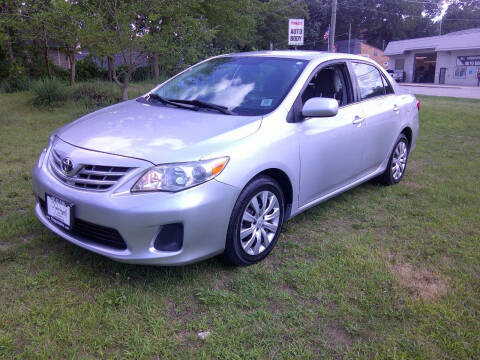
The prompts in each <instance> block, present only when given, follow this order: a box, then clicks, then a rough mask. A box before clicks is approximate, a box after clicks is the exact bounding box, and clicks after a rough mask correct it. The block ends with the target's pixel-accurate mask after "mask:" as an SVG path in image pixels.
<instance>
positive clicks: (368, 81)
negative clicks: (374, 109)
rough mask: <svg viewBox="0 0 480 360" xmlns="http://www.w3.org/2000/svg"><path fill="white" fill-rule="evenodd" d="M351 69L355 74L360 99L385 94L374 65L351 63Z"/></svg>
mask: <svg viewBox="0 0 480 360" xmlns="http://www.w3.org/2000/svg"><path fill="white" fill-rule="evenodd" d="M353 70H354V72H355V75H356V76H357V80H358V87H359V88H360V97H361V98H362V100H364V99H368V98H372V97H375V96H382V95H385V86H384V84H383V81H382V76H381V75H380V72H379V71H378V69H377V68H376V67H375V66H372V65H368V64H364V63H353Z"/></svg>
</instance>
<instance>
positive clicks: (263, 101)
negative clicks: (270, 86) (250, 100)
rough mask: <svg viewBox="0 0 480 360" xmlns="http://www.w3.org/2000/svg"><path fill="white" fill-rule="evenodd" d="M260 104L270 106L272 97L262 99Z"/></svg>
mask: <svg viewBox="0 0 480 360" xmlns="http://www.w3.org/2000/svg"><path fill="white" fill-rule="evenodd" d="M260 106H272V99H262V102H261V103H260Z"/></svg>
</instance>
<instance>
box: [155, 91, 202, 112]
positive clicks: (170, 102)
mask: <svg viewBox="0 0 480 360" xmlns="http://www.w3.org/2000/svg"><path fill="white" fill-rule="evenodd" d="M148 98H149V99H154V100H157V101H160V102H161V103H162V104H164V105H167V104H168V105H172V106H176V107H179V108H182V109H188V110H197V107H191V106H185V105H182V104H181V103H179V102H173V101H171V100H169V99H165V98H164V97H161V96H160V95H157V94H155V93H150V94H148Z"/></svg>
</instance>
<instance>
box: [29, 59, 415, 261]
mask: <svg viewBox="0 0 480 360" xmlns="http://www.w3.org/2000/svg"><path fill="white" fill-rule="evenodd" d="M419 108H420V107H419V102H418V101H417V100H416V99H415V97H414V96H413V95H410V94H403V93H400V92H399V91H398V87H397V85H396V83H395V82H394V81H393V80H392V78H391V77H390V75H389V74H388V73H387V72H386V71H385V70H383V69H382V68H380V67H378V65H377V64H376V63H375V62H373V61H371V60H369V59H366V58H364V57H360V56H355V55H348V54H339V53H320V52H302V51H273V52H252V53H240V54H233V55H224V56H218V57H215V58H212V59H209V60H206V61H203V62H201V63H199V64H197V65H195V66H193V67H191V68H189V69H187V70H185V71H183V72H182V73H180V74H178V75H177V76H175V77H173V78H171V79H170V80H167V81H166V82H164V83H163V84H161V85H159V86H158V87H156V88H155V89H153V90H152V91H151V92H149V93H147V94H145V95H144V96H141V97H139V98H138V99H135V100H130V101H126V102H123V103H120V104H117V105H113V106H110V107H107V108H104V109H101V110H99V111H96V112H94V113H91V114H89V115H86V116H83V117H81V118H80V119H78V120H76V121H74V122H72V123H70V124H68V125H66V126H64V127H63V128H60V129H58V130H57V131H55V132H54V133H53V134H52V135H51V137H50V141H49V143H48V145H47V147H46V148H45V149H44V150H43V152H42V153H41V155H40V157H39V159H38V162H37V164H36V165H35V168H34V171H33V188H34V193H35V195H36V198H37V204H36V208H35V211H36V215H37V216H38V218H39V219H40V221H41V222H42V223H43V224H44V225H45V226H46V227H48V228H49V229H51V230H52V231H53V232H55V233H56V234H58V235H59V236H61V237H63V238H64V239H66V240H68V241H70V242H72V243H74V244H76V245H78V246H81V247H83V248H85V249H88V250H91V251H93V252H96V253H98V254H101V255H104V256H107V257H109V258H111V259H114V260H118V261H123V262H129V263H136V264H161V265H180V264H187V263H191V262H195V261H199V260H201V259H205V258H208V257H212V256H215V255H218V254H222V255H223V257H224V258H225V259H226V260H228V261H230V262H231V263H233V264H237V265H248V264H253V263H256V262H258V261H260V260H262V259H263V258H265V257H266V256H267V255H268V254H269V253H270V252H271V251H272V249H273V248H274V246H275V244H276V242H277V240H278V238H279V235H280V231H281V229H282V225H283V223H284V222H285V221H286V220H288V219H290V218H292V217H293V216H295V215H297V214H299V213H301V212H302V211H305V210H306V209H308V208H310V207H312V206H315V205H316V204H318V203H320V202H322V201H325V200H327V199H328V198H331V197H333V196H335V195H337V194H340V193H342V192H344V191H346V190H348V189H350V188H352V187H354V186H357V185H359V184H361V183H363V182H365V181H367V180H369V179H372V178H374V177H378V178H379V179H380V180H381V181H382V182H383V183H385V184H396V183H398V182H399V181H400V180H401V179H402V177H403V176H404V174H405V170H406V166H407V160H408V155H409V153H410V152H411V151H412V150H413V149H414V147H415V144H416V139H417V134H418V111H419Z"/></svg>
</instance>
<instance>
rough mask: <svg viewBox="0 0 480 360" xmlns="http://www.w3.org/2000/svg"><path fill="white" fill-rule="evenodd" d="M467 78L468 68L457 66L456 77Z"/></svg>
mask: <svg viewBox="0 0 480 360" xmlns="http://www.w3.org/2000/svg"><path fill="white" fill-rule="evenodd" d="M466 76H467V67H466V66H457V67H456V68H455V75H454V77H456V78H465V77H466Z"/></svg>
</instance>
